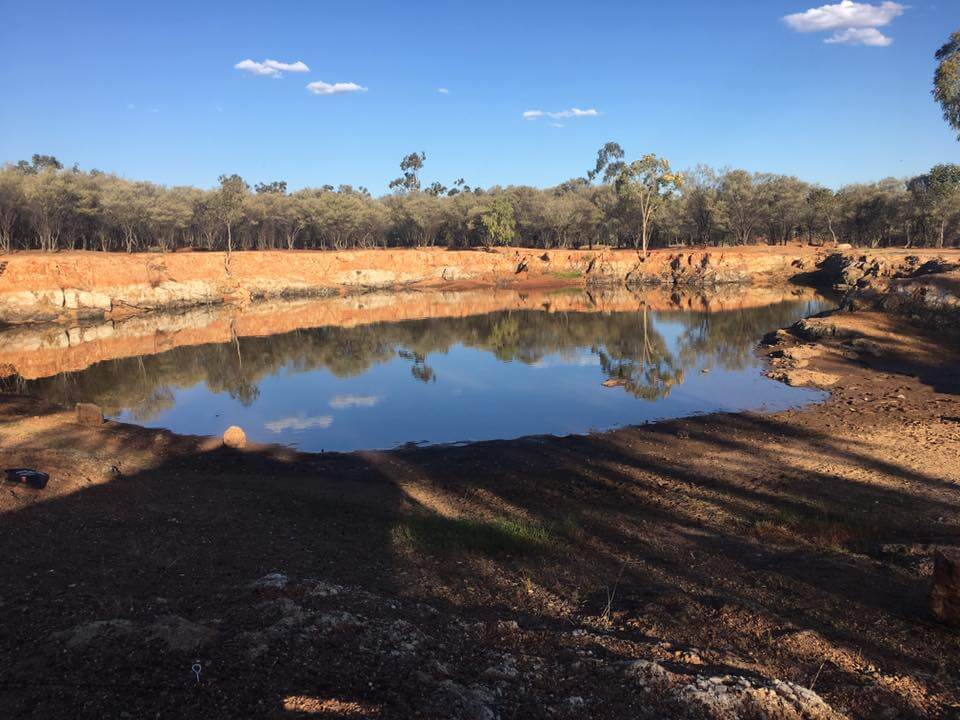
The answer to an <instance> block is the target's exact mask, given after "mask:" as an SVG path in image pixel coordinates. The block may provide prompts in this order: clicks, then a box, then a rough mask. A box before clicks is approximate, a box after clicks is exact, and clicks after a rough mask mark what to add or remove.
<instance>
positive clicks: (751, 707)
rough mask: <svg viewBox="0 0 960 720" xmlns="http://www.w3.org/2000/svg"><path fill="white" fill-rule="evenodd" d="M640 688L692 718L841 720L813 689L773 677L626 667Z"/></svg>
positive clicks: (650, 664)
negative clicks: (667, 700)
mask: <svg viewBox="0 0 960 720" xmlns="http://www.w3.org/2000/svg"><path fill="white" fill-rule="evenodd" d="M624 670H625V674H626V675H627V677H629V678H631V679H632V680H633V681H634V682H635V683H636V684H637V685H638V686H640V687H641V688H643V689H645V690H647V691H652V692H654V693H656V694H659V695H661V696H667V697H670V698H672V699H673V700H674V701H676V702H678V703H679V704H680V705H681V706H682V707H684V708H685V709H686V710H687V711H688V712H689V713H691V714H692V715H693V716H695V717H709V718H711V719H712V720H739V719H740V718H746V717H751V718H753V717H757V718H776V719H777V720H840V719H841V718H842V717H843V716H842V715H840V714H839V713H837V712H836V711H835V710H833V708H831V707H830V706H829V705H828V704H827V703H826V702H824V701H823V699H822V698H821V697H820V696H819V695H817V694H816V693H815V692H813V691H812V690H808V689H806V688H804V687H802V686H800V685H797V684H795V683H791V682H785V681H783V680H779V679H776V678H765V677H759V676H756V677H755V676H751V677H746V676H742V675H700V674H686V673H682V674H681V673H674V672H670V671H669V670H667V669H666V668H665V667H664V666H663V665H661V664H660V663H658V662H656V661H650V660H636V661H633V662H629V663H626V664H625V666H624Z"/></svg>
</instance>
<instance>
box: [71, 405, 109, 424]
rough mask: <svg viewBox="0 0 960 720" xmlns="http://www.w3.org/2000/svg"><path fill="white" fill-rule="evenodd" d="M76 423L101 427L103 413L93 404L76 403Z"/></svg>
mask: <svg viewBox="0 0 960 720" xmlns="http://www.w3.org/2000/svg"><path fill="white" fill-rule="evenodd" d="M77 422H78V423H79V424H80V425H103V411H102V410H101V409H100V406H99V405H94V404H93V403H77Z"/></svg>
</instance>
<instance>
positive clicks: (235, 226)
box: [0, 143, 960, 252]
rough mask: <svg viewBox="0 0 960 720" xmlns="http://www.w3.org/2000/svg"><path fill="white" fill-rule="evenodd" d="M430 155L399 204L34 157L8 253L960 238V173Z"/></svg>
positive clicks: (0, 182) (7, 224)
mask: <svg viewBox="0 0 960 720" xmlns="http://www.w3.org/2000/svg"><path fill="white" fill-rule="evenodd" d="M425 161H426V155H425V154H424V153H412V154H411V155H408V156H407V157H405V158H404V159H403V161H402V162H401V171H402V175H401V176H400V177H399V178H397V179H396V180H394V181H393V182H392V183H391V189H392V191H391V192H390V193H389V194H386V195H383V196H381V197H373V196H372V195H371V193H370V192H369V191H368V190H367V189H366V188H363V187H359V188H354V187H351V186H349V185H340V186H339V187H333V186H330V185H324V186H322V187H318V188H305V189H302V190H297V191H295V192H288V190H287V185H286V183H285V182H283V181H274V182H265V183H258V184H256V185H254V186H252V187H251V185H250V184H248V183H247V182H246V181H245V180H244V179H243V178H241V177H239V176H237V175H223V176H221V177H220V180H219V184H218V186H217V187H215V188H213V189H210V190H202V189H198V188H195V187H186V186H174V187H166V186H162V185H157V184H154V183H150V182H137V181H130V180H126V179H123V178H120V177H118V176H116V175H113V174H109V173H105V172H100V171H98V170H90V171H83V170H81V169H80V168H78V167H76V166H74V167H73V168H64V167H63V165H62V163H61V162H60V161H59V160H57V159H56V158H55V157H52V156H49V155H34V156H33V158H32V159H31V160H30V161H20V162H19V163H16V164H8V165H5V166H3V167H2V168H0V251H2V252H10V251H12V250H45V251H58V250H71V249H82V250H102V251H126V252H134V251H143V250H163V251H173V250H176V249H178V248H194V249H203V250H226V251H232V250H238V249H243V250H252V249H261V250H262V249H291V250H292V249H337V250H342V249H347V248H374V247H432V246H441V247H447V248H472V247H487V246H498V245H499V246H506V245H514V246H522V247H536V248H545V249H550V248H571V247H583V246H586V247H591V248H592V247H594V246H596V245H607V246H613V247H630V248H637V249H640V250H643V251H644V252H645V251H646V249H647V248H648V247H664V246H681V245H708V246H720V245H746V244H751V243H767V244H786V243H788V242H791V241H796V240H802V241H806V242H808V243H818V244H822V243H832V244H836V243H849V244H851V245H854V246H869V247H887V246H894V245H898V246H906V247H914V246H926V247H946V246H950V245H954V244H956V243H957V242H958V238H960V166H958V165H951V164H943V165H937V166H935V167H933V168H931V170H930V171H929V172H927V173H924V174H923V175H920V176H918V177H914V178H909V179H895V178H888V179H885V180H880V181H879V182H873V183H862V184H855V185H847V186H845V187H842V188H840V189H839V190H837V191H833V190H831V189H829V188H826V187H822V186H818V185H813V184H810V183H807V182H804V181H802V180H800V179H798V178H795V177H791V176H787V175H778V174H772V173H751V172H747V171H746V170H738V169H725V170H719V171H717V170H714V169H712V168H710V167H707V166H702V165H701V166H698V167H696V168H694V169H692V170H690V171H687V172H683V173H679V172H674V171H673V170H671V168H670V164H669V162H668V161H667V160H666V159H664V158H660V157H657V156H656V155H652V154H651V155H644V156H642V157H640V158H639V159H637V160H632V161H630V160H628V159H627V158H626V155H625V152H624V150H623V149H622V148H621V147H620V145H618V144H617V143H607V144H606V145H604V147H602V148H601V149H600V151H599V152H598V154H597V159H596V162H595V164H594V165H593V167H591V168H589V169H588V171H587V172H586V173H585V175H584V177H579V178H573V179H571V180H568V181H566V182H564V183H562V184H560V185H557V186H556V187H551V188H546V189H538V188H534V187H527V186H508V187H500V186H495V187H491V188H487V189H481V188H471V187H470V186H469V185H467V184H466V183H465V182H464V180H462V179H459V180H457V181H456V182H454V183H451V185H450V186H449V187H448V186H445V185H443V184H442V183H440V182H433V183H432V184H430V185H429V186H426V187H423V186H422V183H421V174H422V171H423V168H424V165H425Z"/></svg>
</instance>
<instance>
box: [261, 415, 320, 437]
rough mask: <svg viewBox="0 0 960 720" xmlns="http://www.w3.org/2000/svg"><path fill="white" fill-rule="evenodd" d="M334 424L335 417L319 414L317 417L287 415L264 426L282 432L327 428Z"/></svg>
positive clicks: (275, 431)
mask: <svg viewBox="0 0 960 720" xmlns="http://www.w3.org/2000/svg"><path fill="white" fill-rule="evenodd" d="M331 425H333V417H331V416H330V415H319V416H317V417H285V418H280V419H279V420H271V421H270V422H268V423H265V424H264V427H265V428H266V429H267V430H269V431H270V432H272V433H282V432H283V431H284V430H310V429H312V428H320V429H321V430H325V429H326V428H328V427H330V426H331Z"/></svg>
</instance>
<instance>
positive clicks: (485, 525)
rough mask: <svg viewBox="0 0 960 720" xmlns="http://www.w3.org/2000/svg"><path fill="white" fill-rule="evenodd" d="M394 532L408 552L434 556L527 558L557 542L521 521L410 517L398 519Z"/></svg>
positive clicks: (548, 549) (543, 530)
mask: <svg viewBox="0 0 960 720" xmlns="http://www.w3.org/2000/svg"><path fill="white" fill-rule="evenodd" d="M394 533H395V534H394V537H395V538H396V539H397V540H398V541H399V542H400V543H401V544H403V545H405V546H407V547H409V548H410V549H413V550H417V551H421V552H426V553H431V554H436V555H457V554H460V553H477V554H480V555H487V556H489V557H502V556H505V555H527V554H531V553H543V552H548V551H550V550H551V549H553V548H554V546H555V545H556V542H557V541H556V539H555V538H554V536H553V535H552V533H550V531H549V530H547V529H546V528H545V527H543V526H542V525H540V524H538V523H534V522H530V521H528V520H522V519H501V518H498V519H495V520H474V519H471V518H446V517H442V516H440V515H412V516H410V517H408V518H404V519H403V520H401V521H400V522H399V523H398V524H397V527H396V529H395V531H394Z"/></svg>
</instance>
